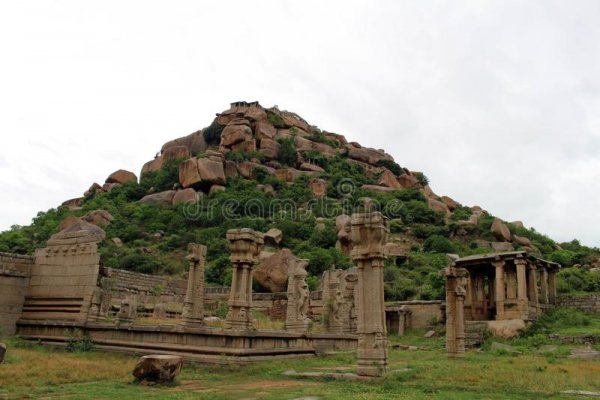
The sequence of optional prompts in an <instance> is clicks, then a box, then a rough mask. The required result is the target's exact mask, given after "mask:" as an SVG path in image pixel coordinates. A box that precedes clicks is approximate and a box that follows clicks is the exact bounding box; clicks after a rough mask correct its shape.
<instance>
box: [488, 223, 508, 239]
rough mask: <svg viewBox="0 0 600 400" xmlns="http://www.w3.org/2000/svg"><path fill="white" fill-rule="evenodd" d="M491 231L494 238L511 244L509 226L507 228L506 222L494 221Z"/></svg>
mask: <svg viewBox="0 0 600 400" xmlns="http://www.w3.org/2000/svg"><path fill="white" fill-rule="evenodd" d="M490 231H491V232H492V235H494V237H495V238H496V239H498V240H502V241H505V242H510V241H511V240H512V237H511V234H510V230H509V229H508V226H506V224H504V222H502V220H501V219H500V218H496V219H494V222H493V223H492V227H491V228H490Z"/></svg>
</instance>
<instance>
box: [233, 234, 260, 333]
mask: <svg viewBox="0 0 600 400" xmlns="http://www.w3.org/2000/svg"><path fill="white" fill-rule="evenodd" d="M227 240H229V242H230V243H229V249H230V250H231V257H230V258H229V259H230V260H231V263H232V267H233V276H232V281H231V292H230V294H229V301H228V303H227V305H228V306H229V311H228V312H227V319H226V320H225V328H226V329H237V330H248V329H252V313H251V308H252V270H253V268H254V266H255V265H256V264H258V254H259V253H260V250H261V248H262V245H263V243H264V240H263V234H262V233H260V232H256V231H253V230H252V229H248V228H242V229H230V230H229V231H227Z"/></svg>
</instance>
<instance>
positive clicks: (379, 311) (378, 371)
mask: <svg viewBox="0 0 600 400" xmlns="http://www.w3.org/2000/svg"><path fill="white" fill-rule="evenodd" d="M351 225H352V244H353V246H354V247H353V249H352V259H353V260H354V262H355V263H356V266H357V271H358V290H357V295H358V298H357V311H358V323H357V333H358V350H357V354H358V370H357V372H358V374H359V375H364V376H382V375H383V374H384V373H385V370H386V367H387V332H386V327H385V303H384V291H383V263H384V258H385V256H384V251H383V250H384V246H385V243H386V241H387V240H386V239H387V233H388V227H387V222H386V220H385V217H384V216H383V215H382V214H381V213H379V212H368V213H364V214H354V215H352V221H351Z"/></svg>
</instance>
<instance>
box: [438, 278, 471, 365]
mask: <svg viewBox="0 0 600 400" xmlns="http://www.w3.org/2000/svg"><path fill="white" fill-rule="evenodd" d="M444 276H445V277H446V351H447V352H448V354H450V355H453V356H455V355H458V354H461V353H464V352H465V296H466V294H467V283H468V276H469V273H468V271H467V270H466V269H464V268H455V267H448V268H446V269H445V270H444Z"/></svg>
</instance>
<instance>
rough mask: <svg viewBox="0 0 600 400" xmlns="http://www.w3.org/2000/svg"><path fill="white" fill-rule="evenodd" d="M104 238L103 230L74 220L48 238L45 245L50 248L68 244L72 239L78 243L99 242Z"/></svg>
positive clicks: (85, 222)
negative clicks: (66, 242)
mask: <svg viewBox="0 0 600 400" xmlns="http://www.w3.org/2000/svg"><path fill="white" fill-rule="evenodd" d="M67 218H68V217H67ZM105 237H106V232H104V229H102V228H100V227H99V226H96V225H94V224H90V223H89V222H87V221H83V220H81V219H79V218H76V219H75V220H71V221H70V223H69V224H68V225H67V226H66V227H65V228H64V229H61V230H60V231H59V232H58V233H55V234H54V235H52V236H50V239H48V242H47V243H48V245H50V246H52V245H55V244H63V243H64V242H65V241H68V242H70V241H73V239H77V241H78V243H88V242H100V241H102V240H104V238H105Z"/></svg>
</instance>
